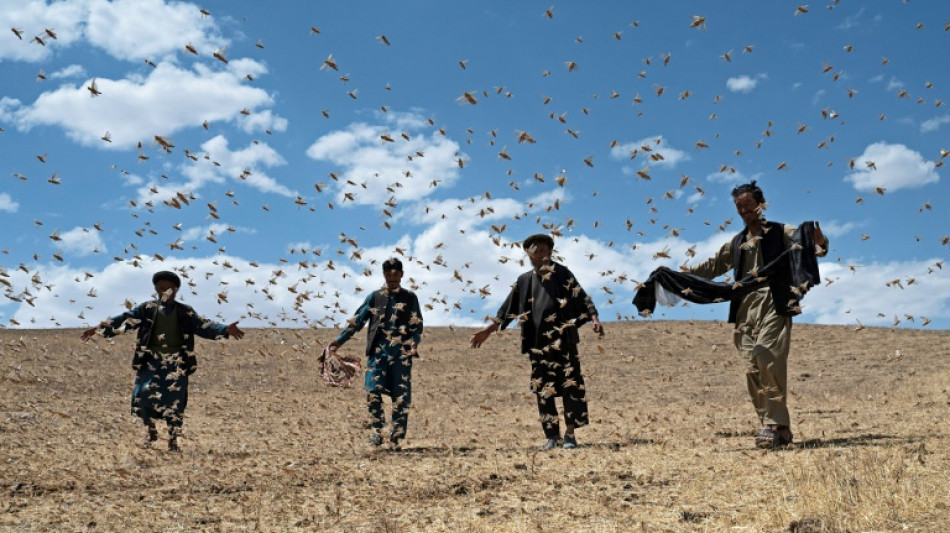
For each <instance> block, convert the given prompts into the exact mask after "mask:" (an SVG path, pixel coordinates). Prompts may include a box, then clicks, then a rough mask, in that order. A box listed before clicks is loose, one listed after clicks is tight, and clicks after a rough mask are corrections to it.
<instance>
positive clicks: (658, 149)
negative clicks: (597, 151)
mask: <svg viewBox="0 0 950 533" xmlns="http://www.w3.org/2000/svg"><path fill="white" fill-rule="evenodd" d="M634 152H636V157H633V158H631V156H632V155H633V154H634ZM651 156H653V157H651ZM610 157H611V158H613V159H616V160H618V161H629V160H631V159H633V160H638V161H642V162H643V166H649V167H667V168H673V167H675V166H676V165H677V164H679V163H680V162H681V161H689V159H690V156H689V154H687V153H686V152H684V151H682V150H678V149H676V148H674V147H673V146H672V145H671V144H670V143H668V142H666V141H664V139H663V136H662V135H655V136H653V137H645V138H643V139H640V140H639V141H635V142H627V143H624V144H618V145H617V146H614V147H613V148H611V149H610ZM633 170H634V169H633V168H632V167H625V172H627V171H629V172H627V173H631V174H632V171H633Z"/></svg>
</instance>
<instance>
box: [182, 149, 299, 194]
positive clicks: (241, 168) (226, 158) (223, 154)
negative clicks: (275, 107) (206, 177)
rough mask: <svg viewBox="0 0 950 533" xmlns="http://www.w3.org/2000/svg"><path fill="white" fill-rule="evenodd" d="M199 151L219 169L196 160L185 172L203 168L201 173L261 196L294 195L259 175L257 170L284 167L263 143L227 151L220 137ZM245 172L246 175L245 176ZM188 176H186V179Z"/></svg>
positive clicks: (261, 173)
mask: <svg viewBox="0 0 950 533" xmlns="http://www.w3.org/2000/svg"><path fill="white" fill-rule="evenodd" d="M201 149H202V150H204V151H205V152H207V153H208V154H209V155H210V157H211V160H212V161H216V162H217V163H219V164H220V166H215V165H213V164H211V165H208V164H207V161H206V160H203V159H199V160H198V162H197V163H198V164H197V165H195V164H192V165H190V166H189V167H188V168H189V169H197V168H199V167H204V169H206V170H210V171H211V172H213V173H215V174H217V175H219V176H222V177H230V178H231V179H232V180H235V181H239V182H241V183H247V184H248V185H250V186H251V187H254V188H255V189H258V190H260V191H263V192H270V193H275V194H280V195H282V196H290V197H293V196H296V194H297V193H296V192H295V191H292V190H291V189H289V188H287V187H286V186H284V185H281V184H280V183H278V182H277V180H275V179H274V178H272V177H270V176H268V175H267V174H265V173H264V172H263V171H261V167H268V168H271V167H277V166H282V165H285V164H286V163H287V162H286V161H285V160H284V158H283V157H281V155H280V154H279V153H277V151H276V150H274V149H273V148H271V147H270V146H269V145H267V144H265V143H253V142H252V143H250V144H248V145H247V147H246V148H243V149H241V150H236V151H231V149H230V148H228V140H227V139H226V138H225V137H224V136H222V135H218V136H216V137H214V138H213V139H210V140H208V141H206V142H205V143H204V144H202V145H201ZM245 170H249V171H250V172H249V173H247V172H245ZM188 174H189V173H188V172H186V175H188ZM199 175H200V174H199ZM242 175H243V177H242Z"/></svg>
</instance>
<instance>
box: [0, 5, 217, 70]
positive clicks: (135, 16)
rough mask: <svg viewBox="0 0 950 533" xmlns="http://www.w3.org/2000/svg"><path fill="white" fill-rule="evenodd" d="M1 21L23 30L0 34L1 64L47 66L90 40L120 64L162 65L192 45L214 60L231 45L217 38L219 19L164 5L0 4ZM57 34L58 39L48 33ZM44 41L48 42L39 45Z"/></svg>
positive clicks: (188, 8)
mask: <svg viewBox="0 0 950 533" xmlns="http://www.w3.org/2000/svg"><path fill="white" fill-rule="evenodd" d="M0 19H2V20H3V21H4V23H5V24H7V25H8V26H9V27H14V28H17V29H18V30H23V38H22V40H21V39H18V38H17V37H16V35H14V34H13V32H9V31H4V32H2V33H0V60H3V59H12V60H18V61H31V62H36V61H42V60H44V59H47V58H48V57H49V56H50V55H52V54H53V53H55V51H56V50H57V49H63V48H68V47H70V46H72V45H73V44H76V43H78V42H82V41H84V40H85V41H88V42H89V43H90V44H91V45H93V46H95V47H98V48H100V49H102V50H104V51H105V52H106V53H108V54H109V55H111V56H112V57H115V58H116V59H122V60H129V61H141V60H143V59H148V58H150V59H152V60H158V59H160V58H166V57H170V56H173V55H174V54H176V53H178V52H179V51H182V50H183V48H184V45H185V44H186V43H189V42H190V43H191V44H192V45H193V46H194V47H195V48H197V49H198V51H199V53H200V54H202V55H204V56H207V57H210V56H211V53H212V52H214V51H215V50H217V49H219V48H221V47H223V46H225V45H226V44H227V40H226V39H224V38H222V37H221V36H220V35H218V34H216V33H215V24H214V19H213V17H204V16H202V15H201V13H200V12H199V8H198V6H196V5H194V4H190V3H183V2H169V3H165V2H164V1H162V0H111V1H109V0H61V1H57V2H51V3H47V2H46V1H38V0H33V1H18V0H8V1H2V2H0ZM47 28H48V29H50V30H52V31H53V32H54V33H55V34H56V38H55V39H53V38H52V37H50V36H49V35H47V34H46V32H45V30H46V29H47ZM35 36H39V37H40V38H41V39H43V41H44V42H45V43H46V44H45V46H41V45H40V44H39V43H37V42H35V41H33V38H34V37H35Z"/></svg>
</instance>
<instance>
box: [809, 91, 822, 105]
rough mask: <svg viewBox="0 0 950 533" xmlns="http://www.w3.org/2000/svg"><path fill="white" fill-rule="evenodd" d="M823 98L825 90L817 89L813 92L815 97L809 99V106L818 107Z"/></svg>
mask: <svg viewBox="0 0 950 533" xmlns="http://www.w3.org/2000/svg"><path fill="white" fill-rule="evenodd" d="M824 96H825V90H824V89H818V90H817V91H816V92H815V95H814V96H812V97H811V105H818V102H820V101H821V99H822V98H824Z"/></svg>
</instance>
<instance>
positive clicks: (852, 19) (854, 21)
mask: <svg viewBox="0 0 950 533" xmlns="http://www.w3.org/2000/svg"><path fill="white" fill-rule="evenodd" d="M865 9H866V7H865V6H861V9H859V10H858V12H857V13H855V14H853V15H849V16H847V17H845V18H844V20H843V21H842V22H841V24H839V25H838V29H839V30H850V29H851V28H854V27H856V26H858V25H859V24H860V23H861V17H862V15H864V11H865Z"/></svg>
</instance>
